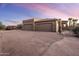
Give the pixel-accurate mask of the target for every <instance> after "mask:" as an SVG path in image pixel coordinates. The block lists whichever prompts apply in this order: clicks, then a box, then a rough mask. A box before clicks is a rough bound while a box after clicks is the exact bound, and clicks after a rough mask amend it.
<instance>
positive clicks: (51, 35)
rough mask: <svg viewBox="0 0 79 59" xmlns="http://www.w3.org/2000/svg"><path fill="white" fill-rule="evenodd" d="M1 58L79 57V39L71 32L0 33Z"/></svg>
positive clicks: (12, 31)
mask: <svg viewBox="0 0 79 59" xmlns="http://www.w3.org/2000/svg"><path fill="white" fill-rule="evenodd" d="M0 55H1V56H5V55H6V56H75V55H76V56H77V55H78V56H79V38H77V37H74V36H73V34H72V33H71V32H69V31H65V32H63V33H62V34H61V35H59V33H56V32H40V31H22V30H4V31H0Z"/></svg>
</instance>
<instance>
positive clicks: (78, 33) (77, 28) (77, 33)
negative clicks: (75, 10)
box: [72, 27, 79, 37]
mask: <svg viewBox="0 0 79 59" xmlns="http://www.w3.org/2000/svg"><path fill="white" fill-rule="evenodd" d="M72 31H73V33H74V34H76V36H78V37H79V27H75V28H74V29H73V30H72Z"/></svg>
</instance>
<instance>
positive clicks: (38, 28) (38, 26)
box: [36, 23, 52, 32]
mask: <svg viewBox="0 0 79 59" xmlns="http://www.w3.org/2000/svg"><path fill="white" fill-rule="evenodd" d="M51 26H52V25H51V23H44V24H36V31H50V32H51V31H52V29H51Z"/></svg>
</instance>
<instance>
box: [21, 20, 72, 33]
mask: <svg viewBox="0 0 79 59" xmlns="http://www.w3.org/2000/svg"><path fill="white" fill-rule="evenodd" d="M68 22H69V21H62V20H61V19H55V18H53V19H52V18H46V19H38V18H32V19H28V20H24V21H23V27H22V29H23V30H31V31H47V32H58V31H59V30H61V31H62V30H68V28H69V25H71V23H69V25H68Z"/></svg>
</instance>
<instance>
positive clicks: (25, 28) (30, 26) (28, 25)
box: [23, 24, 33, 30]
mask: <svg viewBox="0 0 79 59" xmlns="http://www.w3.org/2000/svg"><path fill="white" fill-rule="evenodd" d="M23 29H24V30H33V26H32V24H26V25H23Z"/></svg>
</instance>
